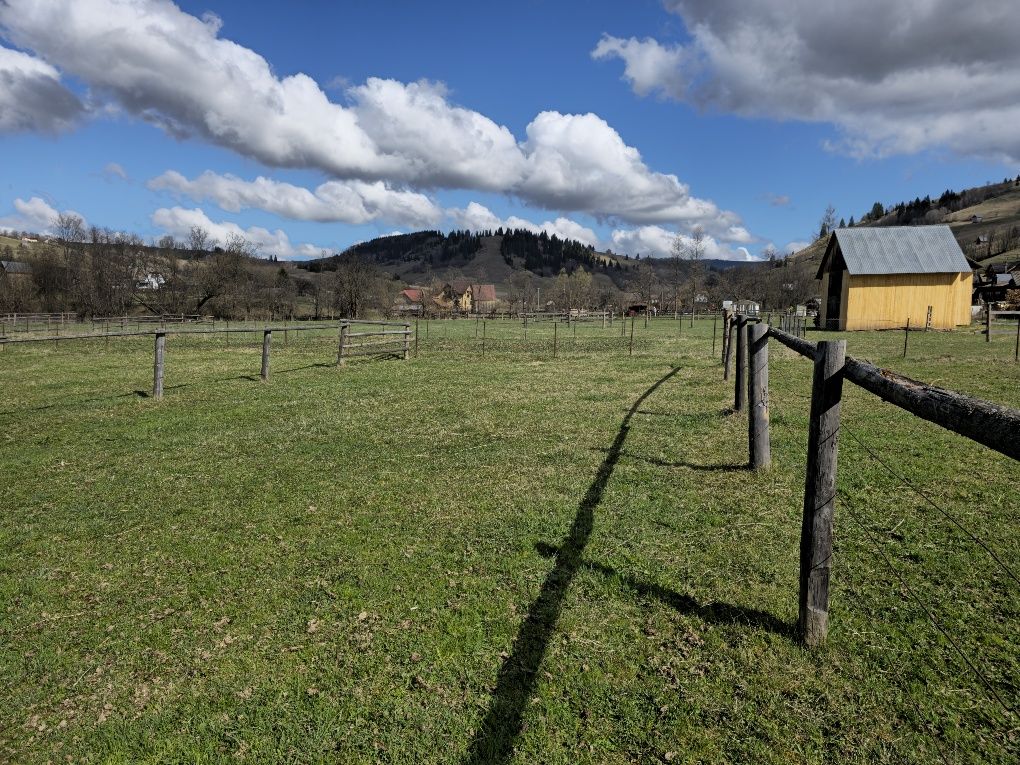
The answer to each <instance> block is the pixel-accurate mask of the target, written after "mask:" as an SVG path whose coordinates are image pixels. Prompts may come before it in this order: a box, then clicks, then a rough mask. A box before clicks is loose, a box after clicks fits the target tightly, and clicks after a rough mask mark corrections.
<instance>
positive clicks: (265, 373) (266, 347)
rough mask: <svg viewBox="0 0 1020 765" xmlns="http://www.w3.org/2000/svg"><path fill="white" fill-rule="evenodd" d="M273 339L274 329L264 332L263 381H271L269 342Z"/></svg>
mask: <svg viewBox="0 0 1020 765" xmlns="http://www.w3.org/2000/svg"><path fill="white" fill-rule="evenodd" d="M272 341H273V330H271V329H267V330H263V332H262V373H261V377H262V382H269V344H270V343H271V342H272Z"/></svg>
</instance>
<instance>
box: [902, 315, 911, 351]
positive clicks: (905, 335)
mask: <svg viewBox="0 0 1020 765" xmlns="http://www.w3.org/2000/svg"><path fill="white" fill-rule="evenodd" d="M909 339H910V318H909V317H907V326H906V327H905V328H904V329H903V358H906V357H907V341H908V340H909Z"/></svg>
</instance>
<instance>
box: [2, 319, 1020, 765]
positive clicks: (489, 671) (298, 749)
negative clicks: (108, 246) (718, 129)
mask: <svg viewBox="0 0 1020 765" xmlns="http://www.w3.org/2000/svg"><path fill="white" fill-rule="evenodd" d="M478 329H479V333H481V327H479V328H478ZM679 329H680V327H679V326H678V325H677V324H676V323H675V322H673V321H670V320H657V321H653V322H652V324H651V327H649V328H648V329H645V328H644V327H643V325H642V322H641V321H640V320H639V321H638V322H637V324H636V328H635V345H634V355H633V356H630V355H628V345H629V325H628V327H627V333H628V334H626V335H622V334H620V325H619V323H617V324H616V325H615V326H614V327H609V328H607V329H606V330H603V329H602V328H601V325H600V324H594V325H584V324H582V325H580V326H579V328H578V337H577V340H576V341H575V340H574V338H573V336H572V333H571V331H570V329H566V328H564V327H563V326H562V325H561V327H560V329H559V331H558V333H557V341H558V348H557V355H558V358H556V359H553V358H552V342H551V340H552V329H551V325H548V324H546V325H532V326H529V328H528V339H527V340H526V341H525V340H524V338H523V328H522V327H521V326H520V325H519V324H515V323H513V324H512V323H500V322H489V323H487V325H486V326H485V336H486V348H485V356H484V357H483V356H482V355H481V341H480V339H479V340H478V341H476V340H475V337H474V333H475V325H474V323H473V322H466V321H458V322H449V323H447V322H443V323H437V322H431V323H430V325H429V327H428V337H427V339H426V337H425V333H426V329H425V326H424V323H423V324H422V325H421V327H420V337H419V356H418V358H416V359H414V360H412V361H411V362H409V363H403V362H400V361H372V360H367V361H360V362H355V361H352V362H351V363H350V364H349V366H348V367H346V368H345V369H342V370H337V369H335V368H333V367H332V362H333V360H334V359H335V335H334V333H302V334H301V336H300V340H298V339H296V335H297V333H294V334H292V335H291V337H290V338H289V342H288V344H287V345H286V346H284V345H283V343H282V342H281V339H280V338H279V337H274V347H273V362H272V364H273V371H272V377H271V381H270V382H269V384H262V383H260V382H258V381H257V374H258V367H259V355H260V346H261V338H260V337H258V336H255V335H253V336H251V337H250V338H249V339H248V340H247V342H245V343H242V342H241V340H240V336H236V335H235V336H234V337H233V338H232V340H231V344H230V346H229V347H228V346H227V345H226V344H225V343H224V341H223V340H222V339H218V338H210V337H205V338H195V337H191V338H186V339H184V340H181V339H180V338H177V337H173V336H171V338H170V340H169V342H168V349H167V373H166V398H165V400H164V401H162V402H155V401H152V400H151V399H148V398H146V397H145V396H143V395H141V394H140V393H139V392H142V393H144V392H145V391H148V390H149V389H150V387H151V375H152V371H151V353H152V349H151V346H150V341H148V340H144V341H136V340H129V339H124V340H112V341H110V344H109V346H108V347H107V345H106V343H105V342H104V341H74V342H68V341H64V342H62V343H61V344H60V345H59V346H54V345H50V344H47V345H46V346H33V345H23V346H14V345H10V346H8V347H7V349H6V350H5V351H3V352H2V353H0V390H2V391H3V397H2V403H0V433H2V435H0V464H2V465H3V475H4V480H3V482H2V483H0V506H2V508H3V515H2V521H0V545H2V549H3V551H4V554H3V557H2V562H0V605H2V612H0V613H2V616H0V672H2V676H3V678H4V680H5V682H4V684H3V690H2V692H0V752H2V753H3V754H2V757H5V758H7V759H9V760H10V761H13V762H47V761H57V760H64V759H65V758H68V759H69V760H70V761H74V762H220V761H237V760H243V761H245V762H267V763H268V762H280V761H287V762H393V763H407V762H416V763H417V762H422V763H430V762H444V763H445V762H455V763H457V762H465V763H466V762H478V763H481V762H501V761H508V762H509V761H512V762H515V763H533V762H551V763H575V762H581V763H588V762H591V763H617V762H620V763H622V762H663V761H669V762H690V763H695V762H719V763H722V762H764V763H773V762H774V763H785V762H827V763H828V762H841V763H843V762H845V763H857V762H860V763H863V762H889V763H900V762H917V763H922V762H923V763H929V762H934V761H940V760H941V759H945V760H946V761H949V762H1014V761H1016V759H1017V755H1018V754H1020V742H1018V740H1017V736H1018V731H1017V722H1016V716H1015V713H1008V712H1006V711H1004V710H1003V708H1002V707H1001V706H1000V704H999V703H998V701H996V700H995V698H994V697H993V695H992V693H991V692H989V691H988V689H987V688H985V687H984V686H983V685H982V682H981V680H980V679H979V678H978V677H976V676H975V675H974V673H973V672H972V671H971V670H970V669H969V668H968V667H967V665H966V664H965V663H964V662H963V661H962V660H961V658H960V656H959V654H958V653H957V652H956V650H955V649H954V648H953V646H952V645H951V644H950V643H949V642H948V641H947V640H946V638H945V637H944V636H943V635H942V634H941V633H940V632H938V631H937V630H936V629H935V628H934V627H933V626H932V624H931V622H930V621H929V618H928V616H927V614H926V613H925V611H924V610H923V609H922V608H920V607H919V606H918V605H917V603H916V602H915V601H914V600H913V599H912V598H911V597H910V596H909V595H908V594H907V593H906V592H905V590H904V587H903V585H902V583H901V582H900V580H899V579H898V578H897V577H896V575H895V574H894V573H893V572H892V571H891V570H890V568H889V566H888V564H887V562H886V559H885V558H884V557H883V554H884V555H885V556H888V559H889V561H891V563H892V564H893V566H894V567H895V569H896V570H897V571H899V572H900V575H901V576H902V577H903V578H904V580H905V581H906V582H907V584H909V586H910V587H911V588H912V590H913V591H914V593H915V594H916V595H917V596H918V597H919V598H920V599H921V600H922V602H923V603H924V604H925V607H926V608H928V609H930V610H931V612H932V613H933V614H934V615H935V616H936V617H937V618H938V619H939V622H940V624H942V625H943V626H944V627H945V628H946V629H947V631H949V632H950V634H951V635H952V636H953V637H954V639H955V640H957V641H958V643H959V645H960V647H961V648H962V649H963V650H964V651H965V653H966V654H967V656H968V657H969V658H970V659H971V660H972V661H973V662H974V664H975V666H976V667H977V669H978V670H979V671H980V672H981V673H982V674H983V675H984V676H985V677H987V679H988V680H989V682H990V683H991V684H992V686H993V688H994V689H995V692H996V693H998V694H999V695H1000V696H1001V697H1002V698H1003V699H1004V700H1005V701H1006V702H1007V704H1008V705H1011V706H1013V707H1015V706H1016V700H1017V697H1018V693H1017V683H1018V681H1020V658H1018V657H1020V653H1018V640H1017V637H1016V625H1017V623H1018V616H1020V614H1018V611H1020V606H1018V597H1017V595H1018V589H1020V586H1018V585H1017V583H1016V582H1015V581H1014V580H1012V579H1011V578H1010V577H1009V575H1008V574H1007V573H1006V572H1005V570H1004V569H1003V568H1002V567H1000V566H999V565H998V564H997V563H995V561H994V560H992V559H991V557H990V556H989V555H988V554H987V553H986V552H985V551H984V550H983V549H981V548H980V547H979V546H978V545H977V544H975V543H974V542H973V541H972V540H971V539H970V538H969V537H968V536H966V535H965V534H964V533H962V532H961V531H960V530H959V529H958V528H957V527H956V526H954V525H953V524H952V523H950V522H949V521H947V520H946V518H945V517H944V516H943V515H942V514H941V513H940V512H939V511H938V510H936V509H935V508H934V507H932V506H931V505H930V504H928V503H926V502H925V501H924V500H923V499H921V498H920V497H919V496H918V495H917V494H916V493H914V492H913V491H912V490H911V489H910V488H906V487H904V485H903V484H902V482H901V481H899V480H898V479H897V478H895V477H893V476H891V475H890V474H889V473H888V472H887V471H886V470H885V468H883V467H882V466H881V465H880V464H879V463H878V462H876V460H875V459H874V458H872V457H871V456H869V455H868V454H867V452H865V451H864V450H863V449H862V448H861V447H860V446H859V445H857V444H856V443H855V442H854V441H853V440H852V439H850V438H847V437H845V436H844V438H843V440H842V447H841V458H840V488H841V494H840V499H839V508H838V510H837V521H836V533H837V539H836V550H835V558H834V568H833V574H832V587H833V589H832V610H831V632H830V636H829V641H828V643H827V645H826V646H825V647H824V648H822V649H820V650H816V651H809V650H807V649H805V648H803V647H801V646H800V645H799V644H798V642H797V641H796V639H795V636H794V634H793V624H794V621H795V619H796V606H797V566H798V538H799V529H800V512H801V507H800V503H801V497H802V491H803V480H804V478H803V470H804V463H805V447H806V441H807V432H806V412H807V407H808V401H807V395H808V392H809V384H810V365H809V364H808V363H807V362H806V361H804V360H803V359H800V358H798V357H795V356H794V355H793V354H791V353H789V352H788V351H785V350H784V349H780V348H778V347H777V346H776V345H775V344H773V358H772V369H771V382H772V391H771V393H772V395H771V403H772V438H773V458H774V462H775V466H774V468H773V469H772V470H770V471H768V472H763V473H758V474H755V473H751V472H749V471H747V470H746V461H747V433H746V421H745V420H744V418H743V417H741V416H737V415H733V414H731V413H730V412H729V406H730V405H731V404H732V387H731V384H730V383H724V382H723V381H722V375H721V367H720V365H719V364H718V362H717V360H716V359H715V358H714V357H713V355H712V353H711V348H710V346H711V333H712V325H711V323H710V322H708V321H701V322H699V325H698V326H697V327H696V328H695V329H694V330H691V328H690V327H689V326H688V325H687V324H684V326H683V332H682V334H680V332H679ZM848 339H849V352H850V353H851V354H853V355H855V356H858V357H864V358H868V359H870V360H872V361H875V362H876V363H879V364H880V365H883V366H888V367H891V368H894V369H896V370H897V371H900V372H903V373H905V374H908V375H911V376H914V377H917V378H919V379H924V380H930V381H933V382H937V383H939V384H941V385H944V386H946V387H951V388H955V389H958V390H961V391H964V392H967V393H970V394H972V395H978V396H982V397H985V398H989V399H992V400H995V401H998V402H1000V403H1005V404H1009V405H1012V406H1020V370H1018V366H1017V365H1016V364H1013V363H1012V361H1011V359H1012V345H1011V343H1010V341H1009V338H998V337H997V338H994V342H993V343H991V344H988V345H986V344H985V343H984V342H983V340H982V339H981V338H980V337H979V336H976V335H973V334H971V333H966V332H957V333H927V334H915V335H912V337H911V344H910V353H909V357H908V358H907V359H905V360H904V359H901V358H899V356H900V353H901V352H902V339H903V337H902V333H870V334H864V333H854V334H851V335H849V336H848ZM1007 346H1009V347H1008V348H1007ZM656 383H658V385H657V387H654V389H653V386H656ZM646 393H647V395H645V394H646ZM643 396H644V397H643ZM642 397H643V398H642ZM844 425H845V426H846V427H847V428H848V429H850V430H852V432H853V433H854V434H855V435H857V436H858V437H859V438H860V439H861V440H862V441H864V442H865V443H866V444H868V446H869V447H870V448H872V449H873V450H875V451H876V453H877V454H879V455H880V456H881V457H882V458H883V459H885V460H887V461H891V462H892V463H894V464H895V466H896V468H897V470H899V471H901V472H902V473H903V475H905V476H907V477H909V479H910V481H912V482H913V483H914V484H915V485H916V486H917V487H918V488H919V489H921V490H923V491H924V492H926V493H927V494H928V495H929V496H930V497H931V498H932V499H933V500H935V501H936V502H937V503H938V504H939V506H940V507H942V508H943V509H944V510H946V511H948V512H949V513H951V514H952V516H953V517H954V518H957V519H958V520H959V521H960V522H961V523H962V524H963V525H965V526H966V528H967V529H968V530H970V531H971V532H973V533H974V534H977V535H978V536H979V537H980V538H981V539H982V540H984V541H985V542H986V543H987V544H988V545H989V546H990V547H991V548H992V549H993V550H994V551H995V552H996V553H997V554H998V556H999V557H1000V558H1001V559H1002V560H1003V561H1005V562H1006V563H1007V564H1009V565H1013V566H1014V569H1013V570H1014V571H1015V562H1016V560H1017V558H1018V553H1020V542H1018V535H1017V515H1016V513H1017V507H1018V505H1020V503H1018V501H1017V500H1018V496H1020V495H1018V490H1017V486H1018V479H1020V470H1018V466H1017V463H1015V462H1013V461H1011V460H1008V459H1007V458H1005V457H1001V456H999V455H997V454H995V453H992V452H990V451H989V450H987V449H984V448H982V447H979V446H976V445H974V444H972V443H970V442H968V441H966V440H965V439H963V438H960V437H958V436H955V435H953V434H950V433H948V432H946V431H943V430H941V429H940V428H938V427H937V426H934V425H931V424H929V423H926V422H923V421H921V420H918V419H916V418H913V417H911V416H910V415H908V414H906V413H904V412H901V411H899V410H897V409H895V408H893V407H891V406H889V405H887V404H884V403H881V402H879V401H878V400H876V399H875V398H874V397H872V396H870V395H869V394H867V393H865V392H863V391H860V390H858V389H855V388H853V387H852V386H848V389H847V390H846V395H845V403H844Z"/></svg>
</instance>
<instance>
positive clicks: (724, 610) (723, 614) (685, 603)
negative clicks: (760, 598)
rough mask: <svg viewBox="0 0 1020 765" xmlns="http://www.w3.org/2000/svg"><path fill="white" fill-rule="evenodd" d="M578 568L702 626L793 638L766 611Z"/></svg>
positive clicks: (602, 568) (603, 569) (596, 567)
mask: <svg viewBox="0 0 1020 765" xmlns="http://www.w3.org/2000/svg"><path fill="white" fill-rule="evenodd" d="M535 549H536V550H537V551H538V553H539V555H544V556H546V557H552V556H554V555H555V554H556V548H555V547H553V546H552V545H547V544H545V543H543V542H539V543H538V544H536V545H535ZM581 566H582V567H583V568H586V569H589V570H591V571H596V572H598V573H600V574H602V575H603V576H605V577H608V578H610V579H613V578H615V579H617V580H618V581H619V582H620V583H621V584H622V585H623V586H624V587H626V588H627V589H629V590H633V591H634V592H636V593H637V594H638V595H641V596H642V597H645V598H654V599H655V600H658V601H659V602H661V603H664V604H665V605H667V606H669V607H670V608H673V609H675V610H677V611H678V612H680V613H681V614H687V615H690V616H696V617H698V618H699V619H701V620H702V621H705V622H710V623H712V624H721V625H727V624H739V625H744V626H748V627H756V628H758V629H761V630H766V631H768V632H773V633H775V634H776V635H779V636H780V637H788V638H792V637H794V635H795V629H794V625H793V624H788V623H786V622H784V621H782V620H781V619H778V618H776V617H775V616H773V615H772V614H770V613H769V612H768V611H760V610H758V609H756V608H745V607H744V606H735V605H732V604H730V603H723V602H720V601H716V602H714V603H706V604H705V605H701V604H700V603H698V601H696V600H695V599H694V598H692V597H691V596H690V595H684V594H682V593H679V592H677V591H676V590H671V589H669V588H668V587H663V586H662V585H660V584H656V583H655V582H645V581H642V580H641V579H637V578H636V577H633V576H631V575H630V574H624V573H621V572H620V571H617V570H616V569H615V568H613V567H612V566H606V565H604V564H602V563H596V562H595V561H590V560H583V561H581Z"/></svg>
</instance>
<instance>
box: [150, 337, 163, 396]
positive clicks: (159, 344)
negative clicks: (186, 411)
mask: <svg viewBox="0 0 1020 765" xmlns="http://www.w3.org/2000/svg"><path fill="white" fill-rule="evenodd" d="M165 350H166V332H157V333H156V356H155V360H154V362H153V365H152V397H153V398H154V399H156V401H160V400H162V398H163V353H164V351H165Z"/></svg>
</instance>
